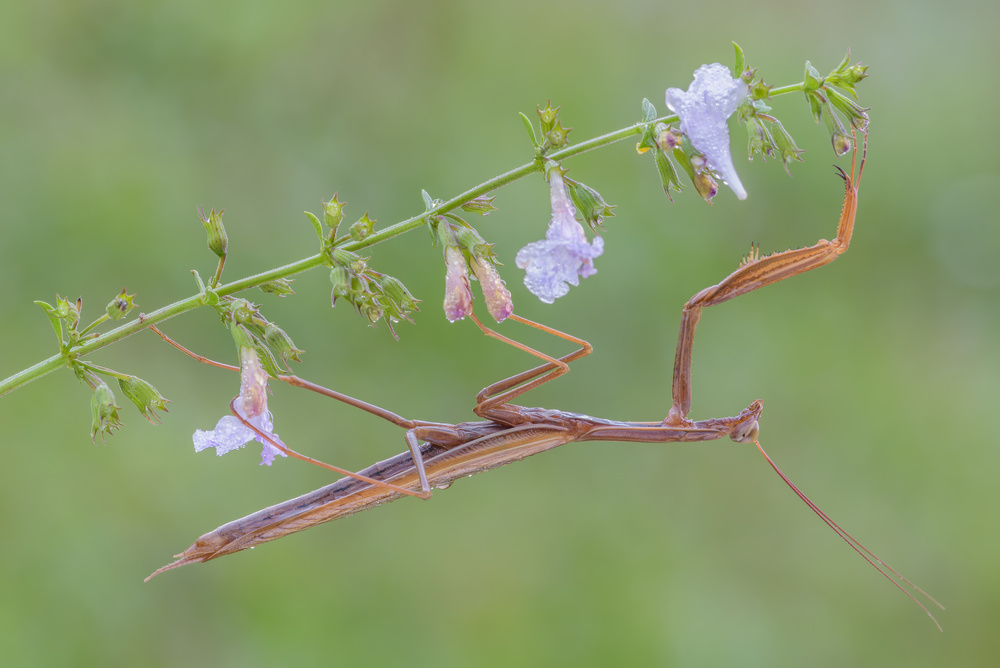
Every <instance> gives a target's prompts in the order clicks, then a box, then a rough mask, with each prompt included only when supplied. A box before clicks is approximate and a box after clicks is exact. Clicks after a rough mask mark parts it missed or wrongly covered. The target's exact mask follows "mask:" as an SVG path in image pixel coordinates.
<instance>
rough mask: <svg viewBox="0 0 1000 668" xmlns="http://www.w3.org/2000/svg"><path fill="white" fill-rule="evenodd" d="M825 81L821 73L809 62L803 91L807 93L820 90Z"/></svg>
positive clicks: (807, 62)
mask: <svg viewBox="0 0 1000 668" xmlns="http://www.w3.org/2000/svg"><path fill="white" fill-rule="evenodd" d="M823 81H824V79H823V77H822V76H820V74H819V71H818V70H817V69H816V68H815V67H813V66H812V63H810V62H809V61H808V60H807V61H806V73H805V80H804V84H805V85H804V87H803V90H804V91H806V92H809V91H814V90H819V89H820V87H821V86H822V85H823Z"/></svg>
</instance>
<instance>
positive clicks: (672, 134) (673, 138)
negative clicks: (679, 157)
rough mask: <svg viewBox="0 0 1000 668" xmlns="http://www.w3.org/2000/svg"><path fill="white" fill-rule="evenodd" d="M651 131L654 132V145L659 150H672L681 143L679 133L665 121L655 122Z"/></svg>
mask: <svg viewBox="0 0 1000 668" xmlns="http://www.w3.org/2000/svg"><path fill="white" fill-rule="evenodd" d="M653 131H654V132H655V133H656V145H657V146H659V147H660V150H661V151H672V150H674V149H675V148H677V147H678V146H680V145H681V133H680V132H678V131H677V130H674V129H673V128H672V127H670V126H668V125H666V124H665V123H657V124H656V128H654V130H653Z"/></svg>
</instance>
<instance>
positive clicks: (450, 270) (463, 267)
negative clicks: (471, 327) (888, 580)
mask: <svg viewBox="0 0 1000 668" xmlns="http://www.w3.org/2000/svg"><path fill="white" fill-rule="evenodd" d="M444 264H445V274H444V317H446V318H448V320H449V321H450V322H455V321H456V320H461V319H462V318H464V317H465V316H467V315H469V314H470V313H472V290H471V289H470V288H469V266H468V265H467V264H466V262H465V256H464V255H462V251H461V250H460V249H459V248H458V246H445V247H444Z"/></svg>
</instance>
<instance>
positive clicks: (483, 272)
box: [472, 257, 514, 322]
mask: <svg viewBox="0 0 1000 668" xmlns="http://www.w3.org/2000/svg"><path fill="white" fill-rule="evenodd" d="M472 271H473V273H475V274H476V278H478V279H479V285H480V286H482V288H483V300H484V301H485V302H486V310H487V311H489V312H490V315H491V316H493V319H494V320H496V321H497V322H503V321H504V320H506V319H507V318H509V317H510V314H511V313H513V312H514V302H513V300H511V298H510V290H508V289H507V286H506V285H504V282H503V279H502V278H500V274H499V272H497V270H496V267H494V266H493V263H492V262H490V261H489V260H480V259H479V258H477V257H473V258H472Z"/></svg>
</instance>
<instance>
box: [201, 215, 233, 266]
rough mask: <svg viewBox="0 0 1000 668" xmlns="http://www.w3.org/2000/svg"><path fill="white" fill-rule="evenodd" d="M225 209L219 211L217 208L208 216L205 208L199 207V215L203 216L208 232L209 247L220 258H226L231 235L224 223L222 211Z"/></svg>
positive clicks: (202, 220) (203, 222)
mask: <svg viewBox="0 0 1000 668" xmlns="http://www.w3.org/2000/svg"><path fill="white" fill-rule="evenodd" d="M224 211H225V209H220V210H219V212H218V213H216V212H215V209H214V208H213V209H212V212H211V213H209V214H208V215H207V216H206V215H205V209H204V208H203V207H200V206H199V207H198V216H199V217H200V218H201V222H202V224H203V225H204V226H205V231H207V232H208V249H209V250H210V251H212V252H213V253H215V255H216V257H218V258H219V259H225V257H226V250H227V249H228V248H229V237H228V236H227V235H226V227H225V225H223V224H222V213H223V212H224Z"/></svg>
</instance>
